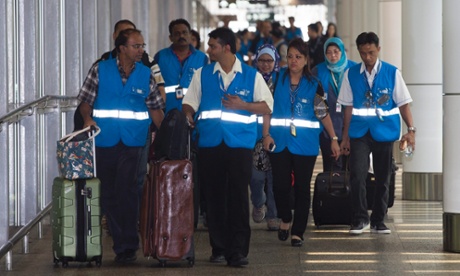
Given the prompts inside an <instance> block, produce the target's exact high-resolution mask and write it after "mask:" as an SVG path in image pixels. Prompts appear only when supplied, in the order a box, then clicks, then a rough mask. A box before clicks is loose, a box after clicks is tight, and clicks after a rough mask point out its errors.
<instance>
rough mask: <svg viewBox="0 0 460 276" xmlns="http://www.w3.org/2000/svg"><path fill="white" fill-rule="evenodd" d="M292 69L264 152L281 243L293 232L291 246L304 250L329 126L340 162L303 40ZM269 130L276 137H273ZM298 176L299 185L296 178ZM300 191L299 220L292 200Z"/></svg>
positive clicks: (281, 85) (293, 52)
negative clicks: (322, 144)
mask: <svg viewBox="0 0 460 276" xmlns="http://www.w3.org/2000/svg"><path fill="white" fill-rule="evenodd" d="M287 60H288V67H287V68H282V69H281V70H280V80H279V81H278V84H277V86H276V89H275V92H274V106H273V113H272V118H271V121H270V126H268V125H264V132H263V133H267V134H266V135H264V136H263V138H264V141H263V143H264V148H265V149H267V150H269V149H270V148H271V149H272V152H273V153H272V154H271V155H270V161H271V164H272V172H273V192H274V195H275V201H276V208H277V211H278V217H279V218H281V224H280V229H279V230H278V239H279V240H281V241H285V240H287V239H288V237H289V228H290V226H291V223H292V228H291V245H292V246H294V247H300V246H302V244H303V234H304V232H305V229H306V227H307V220H308V212H309V209H310V181H311V177H312V174H313V168H314V166H315V162H316V157H317V156H318V153H319V134H320V133H321V131H322V129H323V126H324V128H326V130H327V132H328V134H329V136H330V137H333V139H332V142H331V148H332V152H333V156H334V157H336V158H338V157H339V156H340V148H339V144H338V143H337V140H338V138H337V136H336V135H335V133H334V128H333V126H332V122H331V119H330V117H329V116H328V114H327V113H325V114H321V115H322V116H320V114H318V116H317V114H316V111H317V110H318V109H317V107H318V106H317V105H316V104H315V97H322V96H324V91H323V89H322V87H321V85H319V82H318V80H316V79H315V78H314V77H313V76H312V74H311V71H310V68H309V66H308V62H307V61H308V46H307V44H306V43H305V42H304V41H303V40H302V39H299V38H296V39H294V40H292V41H291V42H290V43H289V47H288V55H287ZM267 130H269V131H270V132H268V131H267ZM292 172H293V174H294V185H292V176H291V173H292ZM292 188H293V189H294V195H295V205H294V215H293V214H292V212H291V206H290V194H291V189H292Z"/></svg>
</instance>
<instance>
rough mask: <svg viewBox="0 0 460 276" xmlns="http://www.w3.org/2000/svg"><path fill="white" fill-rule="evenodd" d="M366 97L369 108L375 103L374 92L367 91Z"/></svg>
mask: <svg viewBox="0 0 460 276" xmlns="http://www.w3.org/2000/svg"><path fill="white" fill-rule="evenodd" d="M365 97H366V103H365V105H366V107H367V108H369V107H371V106H374V105H375V103H374V97H373V95H372V92H371V91H370V90H369V91H367V92H366V94H365Z"/></svg>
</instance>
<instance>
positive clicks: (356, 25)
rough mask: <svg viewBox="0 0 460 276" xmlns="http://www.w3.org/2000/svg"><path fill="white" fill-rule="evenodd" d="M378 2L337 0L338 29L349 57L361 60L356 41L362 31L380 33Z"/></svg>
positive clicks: (371, 0) (375, 0)
mask: <svg viewBox="0 0 460 276" xmlns="http://www.w3.org/2000/svg"><path fill="white" fill-rule="evenodd" d="M378 4H379V1H378V0H338V1H337V30H338V34H339V36H340V38H341V39H342V40H343V43H344V45H345V49H346V50H347V56H348V58H349V59H351V60H354V61H356V62H361V58H360V57H359V53H358V50H357V48H356V43H355V40H356V37H358V35H359V34H360V33H362V32H370V31H372V32H375V33H378V24H379V21H378V18H379V5H378Z"/></svg>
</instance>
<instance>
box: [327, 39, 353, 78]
mask: <svg viewBox="0 0 460 276" xmlns="http://www.w3.org/2000/svg"><path fill="white" fill-rule="evenodd" d="M331 44H333V45H334V44H335V45H336V46H337V47H338V48H339V49H340V52H342V56H341V57H340V60H339V61H337V62H336V63H332V62H330V61H329V59H328V58H327V56H326V50H327V47H329V45H331ZM324 56H325V57H326V60H325V62H326V66H327V68H328V69H329V70H331V71H332V72H334V73H340V72H343V71H344V70H345V69H346V67H347V64H348V59H347V53H346V52H345V46H344V45H343V41H342V40H341V39H340V38H338V37H331V38H329V39H328V40H326V42H325V43H324Z"/></svg>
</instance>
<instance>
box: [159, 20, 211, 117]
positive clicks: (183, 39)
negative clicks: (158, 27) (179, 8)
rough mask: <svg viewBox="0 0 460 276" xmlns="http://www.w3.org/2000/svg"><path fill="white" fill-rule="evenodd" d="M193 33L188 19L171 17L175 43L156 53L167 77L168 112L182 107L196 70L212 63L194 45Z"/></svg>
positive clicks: (172, 40)
mask: <svg viewBox="0 0 460 276" xmlns="http://www.w3.org/2000/svg"><path fill="white" fill-rule="evenodd" d="M191 37H192V33H191V28H190V24H189V23H188V21H187V20H185V19H176V20H173V21H171V23H169V39H170V40H171V42H172V44H171V46H170V47H168V48H165V49H163V50H160V51H159V52H158V53H156V54H155V56H154V60H155V61H156V62H157V63H158V65H159V66H160V69H161V74H162V75H163V79H164V81H165V93H166V109H165V113H168V111H169V110H171V109H173V108H177V109H179V110H181V109H182V98H183V97H184V95H185V94H187V88H188V86H189V84H190V81H191V80H192V77H193V73H195V70H196V69H198V68H201V67H203V66H204V65H206V64H208V57H207V56H206V54H205V53H203V52H201V51H199V50H197V49H195V47H193V46H192V45H191Z"/></svg>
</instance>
